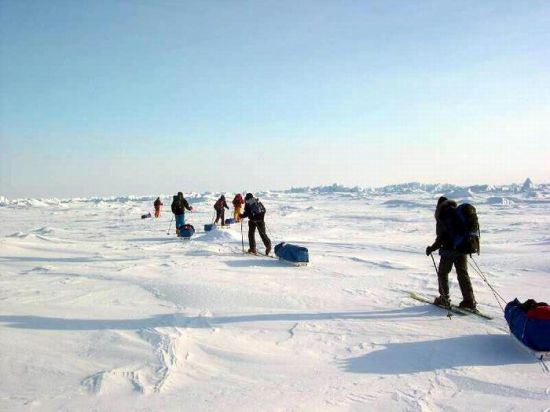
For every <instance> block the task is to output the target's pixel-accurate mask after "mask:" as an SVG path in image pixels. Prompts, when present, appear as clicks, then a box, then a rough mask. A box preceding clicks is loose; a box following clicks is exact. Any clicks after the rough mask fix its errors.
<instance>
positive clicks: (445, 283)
mask: <svg viewBox="0 0 550 412" xmlns="http://www.w3.org/2000/svg"><path fill="white" fill-rule="evenodd" d="M453 265H454V267H455V270H456V275H457V279H458V284H459V286H460V291H461V292H462V298H463V299H464V300H465V301H467V302H475V298H474V290H473V288H472V283H471V282H470V276H469V275H468V257H467V256H466V255H459V254H457V255H450V256H447V255H442V256H441V258H440V259H439V270H438V272H437V280H438V281H439V295H440V296H443V297H445V298H447V299H448V298H449V273H450V272H451V269H452V268H453Z"/></svg>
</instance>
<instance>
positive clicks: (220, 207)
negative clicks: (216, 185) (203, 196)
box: [214, 195, 229, 226]
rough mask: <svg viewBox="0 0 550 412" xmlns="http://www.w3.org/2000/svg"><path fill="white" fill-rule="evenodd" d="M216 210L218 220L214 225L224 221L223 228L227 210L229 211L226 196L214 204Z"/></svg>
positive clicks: (222, 196)
mask: <svg viewBox="0 0 550 412" xmlns="http://www.w3.org/2000/svg"><path fill="white" fill-rule="evenodd" d="M214 209H215V210H216V220H215V221H214V223H215V224H216V225H217V224H218V221H219V220H220V219H221V220H222V226H225V209H229V206H227V202H226V201H225V196H224V195H221V196H220V198H219V199H218V200H217V201H216V203H214Z"/></svg>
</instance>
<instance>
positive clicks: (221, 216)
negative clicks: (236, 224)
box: [214, 209, 225, 226]
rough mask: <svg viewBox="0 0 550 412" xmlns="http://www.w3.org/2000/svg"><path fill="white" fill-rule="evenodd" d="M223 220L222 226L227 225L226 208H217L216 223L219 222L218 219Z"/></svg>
mask: <svg viewBox="0 0 550 412" xmlns="http://www.w3.org/2000/svg"><path fill="white" fill-rule="evenodd" d="M220 219H221V220H222V226H223V225H225V209H222V210H218V209H216V221H215V222H214V223H216V224H217V223H218V220H220Z"/></svg>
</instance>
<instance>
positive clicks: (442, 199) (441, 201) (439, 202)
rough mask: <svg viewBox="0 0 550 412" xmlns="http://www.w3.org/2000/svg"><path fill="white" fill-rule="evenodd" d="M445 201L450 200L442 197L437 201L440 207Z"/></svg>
mask: <svg viewBox="0 0 550 412" xmlns="http://www.w3.org/2000/svg"><path fill="white" fill-rule="evenodd" d="M445 200H449V199H447V198H446V197H445V196H441V197H440V198H439V199H437V206H439V205H440V204H441V203H443V202H444V201H445Z"/></svg>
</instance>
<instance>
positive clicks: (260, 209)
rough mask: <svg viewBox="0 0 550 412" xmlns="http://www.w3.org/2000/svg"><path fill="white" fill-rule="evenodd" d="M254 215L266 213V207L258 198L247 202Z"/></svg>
mask: <svg viewBox="0 0 550 412" xmlns="http://www.w3.org/2000/svg"><path fill="white" fill-rule="evenodd" d="M247 203H248V207H249V208H250V214H251V215H252V217H254V216H258V215H260V214H262V213H265V207H264V205H263V204H262V202H260V201H259V200H258V199H256V198H253V201H252V202H247Z"/></svg>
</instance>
